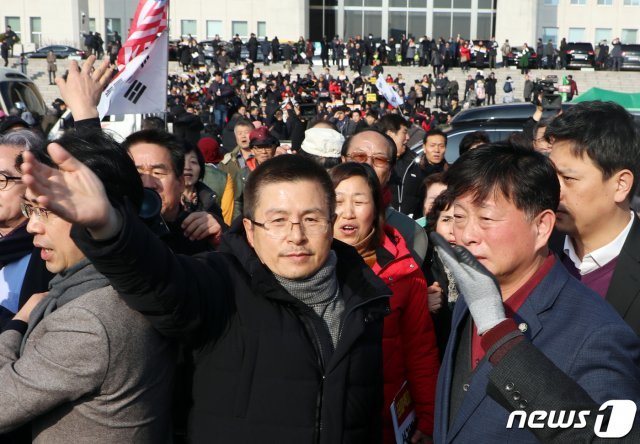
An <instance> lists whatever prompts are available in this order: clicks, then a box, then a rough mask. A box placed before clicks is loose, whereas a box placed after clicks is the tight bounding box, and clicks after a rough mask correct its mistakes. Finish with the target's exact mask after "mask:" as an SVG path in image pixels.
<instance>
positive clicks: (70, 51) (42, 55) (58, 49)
mask: <svg viewBox="0 0 640 444" xmlns="http://www.w3.org/2000/svg"><path fill="white" fill-rule="evenodd" d="M49 51H53V53H54V54H55V56H56V58H57V59H66V58H67V57H69V56H76V57H80V58H83V59H84V58H86V57H87V54H86V53H85V52H84V51H83V50H82V49H78V48H73V47H71V46H65V45H51V46H43V47H42V48H40V49H37V50H36V51H30V52H25V53H24V56H25V57H28V58H30V59H46V58H47V54H49Z"/></svg>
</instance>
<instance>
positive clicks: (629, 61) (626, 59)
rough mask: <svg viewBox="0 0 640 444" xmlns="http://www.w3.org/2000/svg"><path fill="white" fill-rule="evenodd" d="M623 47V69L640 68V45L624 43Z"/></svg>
mask: <svg viewBox="0 0 640 444" xmlns="http://www.w3.org/2000/svg"><path fill="white" fill-rule="evenodd" d="M621 49H622V57H623V61H622V69H628V70H632V69H640V45H637V44H628V43H624V44H622V46H621Z"/></svg>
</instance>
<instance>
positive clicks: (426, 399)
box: [330, 162, 439, 444]
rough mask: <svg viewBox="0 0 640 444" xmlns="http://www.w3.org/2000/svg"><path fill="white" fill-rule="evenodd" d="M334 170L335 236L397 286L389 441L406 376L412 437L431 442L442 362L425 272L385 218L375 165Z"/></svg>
mask: <svg viewBox="0 0 640 444" xmlns="http://www.w3.org/2000/svg"><path fill="white" fill-rule="evenodd" d="M330 175H331V179H332V181H333V185H334V187H335V189H336V198H337V200H336V203H337V205H336V221H335V223H334V237H335V238H336V239H339V240H341V241H343V242H345V243H348V244H350V245H352V246H354V247H355V248H356V249H357V250H358V252H359V253H360V255H361V256H362V258H363V259H364V260H365V262H366V263H367V264H368V265H369V266H370V267H371V268H372V269H373V271H374V272H375V273H376V274H377V275H378V276H379V277H380V278H382V279H383V280H384V281H385V283H386V284H387V286H388V287H389V288H390V289H391V291H392V292H393V296H392V297H391V301H390V304H391V314H389V315H388V316H387V317H386V318H385V320H384V333H383V344H382V353H383V358H384V411H383V424H384V442H385V443H390V444H391V443H395V442H396V441H395V437H394V430H393V424H392V420H391V410H390V407H391V402H392V400H393V398H394V397H395V395H396V394H397V393H398V391H399V390H400V388H401V387H402V385H403V384H404V383H405V381H406V382H407V384H408V387H409V392H410V394H411V397H412V399H413V402H414V405H415V411H416V417H417V424H416V425H417V428H416V431H415V432H414V434H413V435H412V436H411V441H410V442H412V443H421V442H425V443H426V442H429V436H430V435H431V434H432V433H433V411H434V398H435V387H436V380H437V377H438V367H439V362H438V348H437V346H436V339H435V334H434V330H433V324H432V322H431V317H430V316H429V311H428V308H427V284H426V281H425V278H424V275H423V274H422V271H421V270H420V267H418V265H417V264H416V262H415V261H414V260H413V258H412V257H411V254H410V253H409V250H408V249H407V246H406V243H405V241H404V239H403V238H402V236H401V235H400V233H399V232H398V231H397V230H395V229H394V228H392V227H391V226H389V225H385V223H384V205H383V203H382V192H381V190H380V184H379V182H378V178H377V176H376V174H375V172H374V171H373V169H372V168H371V167H370V166H369V165H367V164H361V163H354V162H348V163H343V164H341V165H338V166H336V167H334V168H333V169H332V170H331V171H330Z"/></svg>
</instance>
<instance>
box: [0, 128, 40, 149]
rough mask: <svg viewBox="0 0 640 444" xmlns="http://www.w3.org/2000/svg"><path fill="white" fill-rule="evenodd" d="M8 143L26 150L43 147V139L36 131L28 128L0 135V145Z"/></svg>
mask: <svg viewBox="0 0 640 444" xmlns="http://www.w3.org/2000/svg"><path fill="white" fill-rule="evenodd" d="M2 145H9V146H15V147H18V148H24V149H26V150H42V149H44V146H45V142H44V139H43V138H42V137H41V136H40V135H39V134H37V133H35V132H33V131H31V130H28V129H17V130H13V131H9V132H7V133H5V134H2V135H0V146H2Z"/></svg>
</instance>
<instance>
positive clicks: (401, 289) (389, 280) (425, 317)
mask: <svg viewBox="0 0 640 444" xmlns="http://www.w3.org/2000/svg"><path fill="white" fill-rule="evenodd" d="M376 257H377V262H376V264H375V265H374V266H373V271H374V273H376V274H377V275H378V276H380V277H381V278H382V279H383V280H384V281H385V283H386V284H387V286H388V287H389V288H390V289H391V291H392V292H393V295H392V296H391V300H390V305H391V314H389V315H388V316H387V317H386V318H385V319H384V331H383V341H382V354H383V358H384V369H383V374H384V411H383V427H384V442H385V443H395V438H394V432H393V423H392V421H391V412H390V406H391V401H392V399H393V397H394V396H395V395H396V394H397V393H398V391H399V390H400V387H401V386H402V384H403V383H404V382H405V381H408V384H409V391H410V393H411V397H412V398H413V402H414V404H415V407H416V414H417V418H418V430H420V431H421V432H423V433H425V434H427V435H432V434H433V411H434V403H435V390H436V381H437V379H438V368H439V366H440V362H439V360H438V347H437V345H436V337H435V332H434V329H433V324H432V322H431V316H429V311H428V307H427V283H426V280H425V278H424V275H423V274H422V271H421V270H420V267H418V265H417V264H416V262H415V261H414V260H413V258H412V257H411V254H410V253H409V250H408V249H407V245H406V243H405V241H404V239H403V238H402V235H401V234H400V233H399V232H398V231H397V230H396V229H395V228H392V227H390V226H388V225H387V226H385V238H384V244H383V245H382V247H379V248H378V249H377V250H376Z"/></svg>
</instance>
